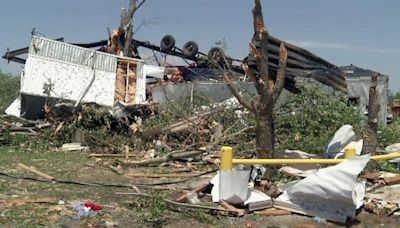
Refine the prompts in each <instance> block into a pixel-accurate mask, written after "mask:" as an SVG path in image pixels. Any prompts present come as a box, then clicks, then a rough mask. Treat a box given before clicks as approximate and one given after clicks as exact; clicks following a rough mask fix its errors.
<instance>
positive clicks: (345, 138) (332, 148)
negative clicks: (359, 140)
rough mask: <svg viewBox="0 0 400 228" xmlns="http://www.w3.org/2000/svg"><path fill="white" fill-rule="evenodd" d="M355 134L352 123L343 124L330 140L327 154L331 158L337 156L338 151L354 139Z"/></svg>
mask: <svg viewBox="0 0 400 228" xmlns="http://www.w3.org/2000/svg"><path fill="white" fill-rule="evenodd" d="M355 135H356V134H355V133H354V131H353V127H352V126H351V125H348V124H346V125H343V126H342V127H341V128H339V130H337V131H336V132H335V135H334V136H333V138H332V140H331V141H330V142H329V144H328V146H327V148H326V151H325V156H326V157H329V158H333V157H335V156H336V154H337V153H340V151H341V150H343V149H344V148H345V147H346V146H347V145H348V144H349V143H350V142H351V141H352V140H353V139H354V136H355Z"/></svg>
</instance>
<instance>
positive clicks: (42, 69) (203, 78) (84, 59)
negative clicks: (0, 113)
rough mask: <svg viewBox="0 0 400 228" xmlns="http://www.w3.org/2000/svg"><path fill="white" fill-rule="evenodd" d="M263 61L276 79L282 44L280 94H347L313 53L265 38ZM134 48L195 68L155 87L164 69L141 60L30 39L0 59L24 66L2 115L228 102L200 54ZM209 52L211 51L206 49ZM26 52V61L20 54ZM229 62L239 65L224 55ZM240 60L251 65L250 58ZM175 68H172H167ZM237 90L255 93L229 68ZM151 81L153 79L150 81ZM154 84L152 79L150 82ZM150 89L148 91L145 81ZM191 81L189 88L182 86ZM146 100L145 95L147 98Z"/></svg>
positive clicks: (337, 74)
mask: <svg viewBox="0 0 400 228" xmlns="http://www.w3.org/2000/svg"><path fill="white" fill-rule="evenodd" d="M268 39H269V40H268V41H269V46H268V53H267V54H268V58H269V60H270V61H269V64H270V65H269V68H270V71H271V74H272V76H274V75H276V70H277V66H278V56H279V54H278V51H279V46H280V44H281V43H285V46H286V47H287V50H288V64H287V72H286V73H287V76H286V80H285V89H286V91H289V92H294V93H296V92H299V87H301V86H302V84H303V82H304V81H305V80H308V79H310V80H315V81H318V82H320V83H321V84H323V85H325V86H326V87H329V88H331V89H333V90H335V91H340V92H342V93H347V84H346V80H345V77H344V74H343V72H342V71H341V70H340V69H339V68H338V67H337V66H335V65H333V64H331V63H329V62H327V61H326V60H324V59H322V58H320V57H318V56H316V55H314V54H313V53H311V52H309V51H307V50H305V49H302V48H300V47H297V46H295V45H292V44H290V43H286V42H284V41H282V40H279V39H277V38H275V37H273V36H269V38H268ZM133 44H134V45H135V46H136V47H144V48H147V49H150V50H152V51H153V52H154V51H157V52H161V53H163V54H165V55H172V56H176V57H178V58H182V59H186V60H190V61H192V62H194V63H195V64H190V65H187V66H180V67H179V70H178V71H179V72H181V73H182V74H183V75H182V76H183V78H184V80H181V81H179V82H173V81H169V82H168V83H154V82H157V81H161V80H162V79H163V78H164V76H168V74H169V72H171V71H169V70H168V69H169V67H167V70H165V68H164V67H159V66H153V65H148V64H146V63H145V62H144V61H143V60H141V59H135V58H126V57H121V56H117V55H113V54H109V53H105V52H102V51H100V50H104V49H102V47H104V45H107V41H106V40H102V41H99V42H94V43H86V44H82V43H81V44H79V43H78V44H69V43H65V42H63V40H62V39H57V40H52V39H48V38H44V37H40V36H36V35H33V36H32V40H31V43H30V45H29V47H28V48H23V49H19V50H16V51H11V52H7V53H6V54H5V55H4V56H3V58H5V59H7V60H9V61H15V62H18V63H22V64H25V68H24V70H23V72H22V73H21V89H20V94H21V96H20V97H19V98H18V99H17V100H16V101H15V102H14V103H13V104H12V105H11V106H10V107H9V108H8V109H7V111H6V113H7V114H10V115H15V116H21V117H24V118H27V119H38V118H42V117H44V113H43V108H44V105H45V103H46V104H52V102H53V104H54V103H55V102H56V101H60V100H61V101H62V100H65V101H69V102H71V101H72V103H75V106H78V104H79V103H96V104H99V105H102V106H107V107H113V106H114V105H115V104H116V103H117V102H122V103H123V104H124V105H129V104H139V103H141V102H144V101H146V100H147V99H149V97H152V99H153V100H154V101H155V102H158V103H160V104H165V103H168V102H170V101H172V100H175V99H180V98H182V97H185V96H191V95H193V94H206V95H207V96H208V97H209V98H210V99H211V100H212V101H214V102H222V101H223V100H226V99H228V98H230V97H232V94H231V92H230V91H229V89H228V88H227V86H226V84H225V83H224V82H223V80H222V77H221V75H219V74H220V72H218V71H217V70H215V69H214V68H213V66H212V65H204V64H201V63H200V61H201V59H204V57H209V56H210V55H208V56H207V55H206V54H204V53H202V52H199V51H198V52H197V54H194V55H191V56H187V55H185V54H184V53H182V52H181V51H180V49H179V48H176V47H173V48H172V49H170V50H164V49H162V48H160V47H158V46H156V45H153V44H150V43H149V42H143V41H137V40H134V41H133ZM210 51H211V50H210ZM24 53H27V54H28V57H27V58H26V59H23V58H21V57H20V56H21V54H24ZM227 58H229V59H230V60H233V61H236V62H239V63H241V61H240V60H235V59H232V58H230V57H228V56H227ZM243 61H247V63H248V64H249V65H250V64H251V59H250V57H248V58H245V59H244V60H243ZM172 67H173V68H176V67H175V66H172ZM232 69H233V70H234V71H235V74H236V75H238V78H237V79H236V80H237V82H236V86H237V87H238V89H239V90H241V91H244V92H250V93H255V92H256V90H255V87H254V85H253V84H252V82H249V81H247V80H246V77H245V75H244V72H243V70H242V69H241V67H240V64H239V65H232ZM150 77H152V78H153V79H152V80H149V78H150ZM154 79H155V80H154ZM150 81H151V82H152V83H153V84H152V86H149V84H148V83H149V82H150ZM187 82H190V83H187ZM148 95H150V96H148Z"/></svg>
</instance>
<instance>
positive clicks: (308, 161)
mask: <svg viewBox="0 0 400 228" xmlns="http://www.w3.org/2000/svg"><path fill="white" fill-rule="evenodd" d="M395 158H400V153H399V152H398V153H392V154H385V155H375V156H372V157H371V159H372V160H375V161H379V160H389V159H395ZM344 160H345V159H343V158H340V159H317V158H316V159H237V158H234V159H232V163H233V164H235V165H238V164H243V165H255V164H260V165H284V164H286V165H310V164H321V165H322V164H339V163H340V162H342V161H344Z"/></svg>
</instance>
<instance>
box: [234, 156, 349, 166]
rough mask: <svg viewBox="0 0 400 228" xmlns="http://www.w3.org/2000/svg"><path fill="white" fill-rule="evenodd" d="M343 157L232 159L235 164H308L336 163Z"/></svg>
mask: <svg viewBox="0 0 400 228" xmlns="http://www.w3.org/2000/svg"><path fill="white" fill-rule="evenodd" d="M342 161H344V159H322V158H321V159H288V158H283V159H237V158H234V159H232V163H233V164H235V165H238V164H242V165H256V164H260V165H283V164H286V165H309V164H338V163H340V162H342Z"/></svg>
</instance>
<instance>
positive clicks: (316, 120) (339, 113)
mask: <svg viewBox="0 0 400 228" xmlns="http://www.w3.org/2000/svg"><path fill="white" fill-rule="evenodd" d="M275 123H276V130H277V132H276V135H277V140H278V142H279V148H282V149H298V150H302V151H305V152H309V153H322V152H323V151H324V150H325V146H326V145H327V144H328V142H329V140H330V139H331V138H332V136H333V135H334V133H335V131H337V130H338V129H339V128H340V127H341V126H343V125H345V124H350V125H352V126H353V128H354V130H355V131H356V135H358V136H360V137H361V134H360V132H361V127H362V118H361V115H360V112H359V110H358V108H357V107H355V106H352V105H351V104H350V103H349V102H348V100H347V98H346V97H345V96H344V95H343V96H338V95H336V94H330V93H327V92H324V91H322V90H321V89H320V88H318V87H316V86H305V87H304V88H303V89H302V91H301V93H299V94H291V95H290V96H289V97H288V99H287V100H286V101H285V102H284V104H283V105H281V107H280V108H278V109H277V111H276V121H275Z"/></svg>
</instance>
